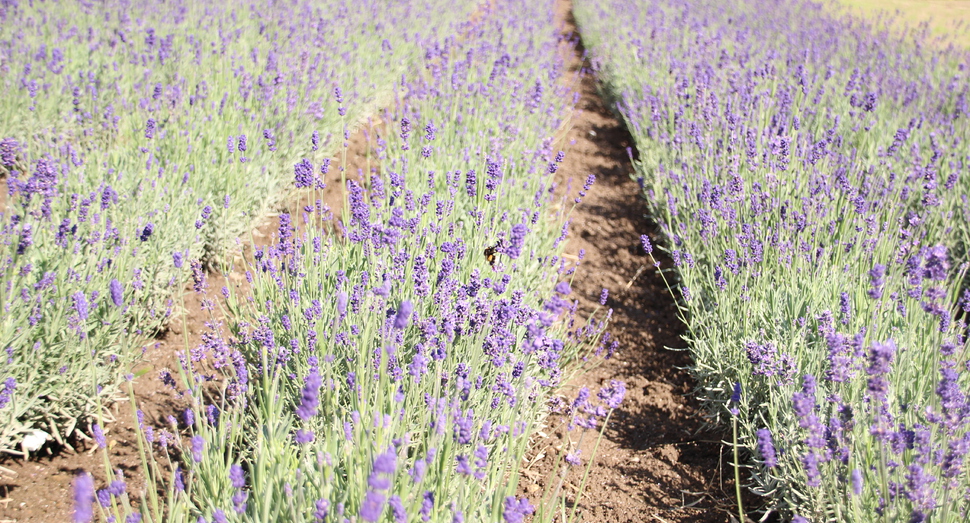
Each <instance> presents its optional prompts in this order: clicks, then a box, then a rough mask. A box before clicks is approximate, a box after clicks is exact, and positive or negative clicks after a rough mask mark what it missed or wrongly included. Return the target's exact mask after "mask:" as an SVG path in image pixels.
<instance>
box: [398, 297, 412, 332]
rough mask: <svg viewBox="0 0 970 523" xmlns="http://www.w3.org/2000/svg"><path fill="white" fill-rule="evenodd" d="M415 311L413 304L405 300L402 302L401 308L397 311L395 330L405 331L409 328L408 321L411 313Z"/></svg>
mask: <svg viewBox="0 0 970 523" xmlns="http://www.w3.org/2000/svg"><path fill="white" fill-rule="evenodd" d="M412 311H414V306H413V305H411V302H410V301H408V300H404V301H402V302H401V306H400V307H398V309H397V314H395V315H394V328H395V329H398V330H400V329H403V328H405V327H407V326H408V319H409V318H410V317H411V312H412Z"/></svg>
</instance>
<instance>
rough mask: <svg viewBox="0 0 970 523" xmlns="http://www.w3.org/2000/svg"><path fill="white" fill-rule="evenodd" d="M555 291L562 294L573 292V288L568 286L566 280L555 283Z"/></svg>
mask: <svg viewBox="0 0 970 523" xmlns="http://www.w3.org/2000/svg"><path fill="white" fill-rule="evenodd" d="M556 292H558V293H559V294H562V295H566V294H569V293H571V292H573V290H572V289H571V288H570V287H569V282H568V281H561V282H559V283H557V284H556Z"/></svg>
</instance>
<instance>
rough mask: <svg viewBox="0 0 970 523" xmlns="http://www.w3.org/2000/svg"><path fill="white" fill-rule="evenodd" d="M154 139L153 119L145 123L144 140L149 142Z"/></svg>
mask: <svg viewBox="0 0 970 523" xmlns="http://www.w3.org/2000/svg"><path fill="white" fill-rule="evenodd" d="M154 137H155V119H154V118H149V119H148V121H147V122H145V138H148V139H149V140H151V139H152V138H154Z"/></svg>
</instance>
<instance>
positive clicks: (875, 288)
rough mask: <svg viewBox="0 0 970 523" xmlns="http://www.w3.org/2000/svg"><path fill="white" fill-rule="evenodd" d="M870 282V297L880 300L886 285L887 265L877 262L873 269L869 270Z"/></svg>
mask: <svg viewBox="0 0 970 523" xmlns="http://www.w3.org/2000/svg"><path fill="white" fill-rule="evenodd" d="M869 283H870V284H871V285H872V288H870V289H869V297H870V298H872V299H874V300H878V299H880V298H882V288H883V286H885V285H886V266H885V265H881V264H878V263H877V264H876V265H875V266H873V268H872V270H870V271H869Z"/></svg>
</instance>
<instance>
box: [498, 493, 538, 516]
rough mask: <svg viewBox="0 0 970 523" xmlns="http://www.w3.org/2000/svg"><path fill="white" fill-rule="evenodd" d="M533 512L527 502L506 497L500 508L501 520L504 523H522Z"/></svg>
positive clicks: (523, 499)
mask: <svg viewBox="0 0 970 523" xmlns="http://www.w3.org/2000/svg"><path fill="white" fill-rule="evenodd" d="M534 510H535V509H534V508H533V507H532V504H530V503H529V500H527V499H525V498H522V499H518V498H516V497H515V496H508V497H507V498H505V505H504V507H503V508H502V518H503V519H504V520H505V523H522V522H523V521H525V517H526V516H528V515H529V514H532V512H533V511H534Z"/></svg>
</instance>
